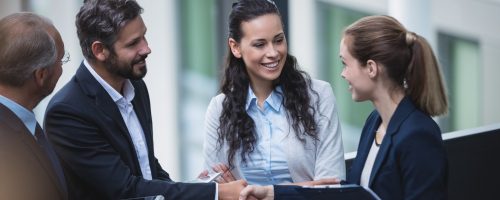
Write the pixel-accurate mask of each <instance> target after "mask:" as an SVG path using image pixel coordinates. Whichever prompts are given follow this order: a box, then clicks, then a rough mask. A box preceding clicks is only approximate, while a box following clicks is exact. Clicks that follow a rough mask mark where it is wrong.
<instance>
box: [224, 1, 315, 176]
mask: <svg viewBox="0 0 500 200" xmlns="http://www.w3.org/2000/svg"><path fill="white" fill-rule="evenodd" d="M265 14H276V15H278V16H280V17H281V15H280V13H279V11H278V8H277V7H276V5H275V4H274V2H273V1H270V0H241V1H238V2H237V3H234V4H233V9H232V12H231V14H230V16H229V38H233V39H234V40H235V41H236V42H240V41H241V37H242V36H243V33H242V30H241V27H240V25H241V23H242V22H246V21H249V20H252V19H254V18H257V17H259V16H262V15H265ZM249 84H250V79H249V76H248V72H247V71H246V68H245V63H244V61H243V59H242V58H236V57H235V56H234V55H233V54H232V53H231V50H230V48H228V53H227V57H226V66H225V71H224V75H223V80H222V84H221V92H222V93H223V94H224V95H225V99H224V101H223V103H222V107H223V109H222V113H221V116H220V118H219V123H220V126H219V127H218V129H217V133H218V136H219V137H218V150H220V149H222V146H223V145H224V143H225V142H227V145H228V147H229V149H228V162H229V167H230V168H233V167H234V163H233V160H234V156H235V154H236V151H238V150H239V149H241V158H242V161H243V162H246V161H247V157H248V156H249V154H250V153H251V152H253V151H254V149H255V144H256V142H257V139H256V135H255V123H254V121H253V120H252V118H251V117H250V116H249V115H248V114H247V112H246V109H245V104H246V99H247V96H248V95H247V94H248V87H249ZM277 86H281V87H282V90H283V93H282V94H281V95H284V96H283V97H284V98H283V99H284V101H283V106H284V107H285V108H286V112H287V119H288V120H289V121H291V122H292V128H293V130H295V133H296V136H297V138H299V140H301V141H302V142H305V137H307V136H309V137H312V138H314V141H317V139H318V136H317V124H316V121H315V120H314V115H315V112H316V110H317V109H318V108H315V107H313V106H311V104H310V103H311V98H310V95H311V94H309V92H308V88H309V89H311V91H312V93H313V94H314V95H316V96H318V93H317V92H315V91H313V90H312V88H311V78H310V76H309V75H308V74H307V73H306V72H304V71H301V70H300V69H299V67H298V66H297V61H296V59H295V57H293V56H292V55H290V54H287V56H286V60H285V64H284V67H283V71H282V72H281V74H280V76H279V77H278V78H277V79H276V80H275V81H274V83H273V87H277ZM315 105H317V102H316V104H315Z"/></svg>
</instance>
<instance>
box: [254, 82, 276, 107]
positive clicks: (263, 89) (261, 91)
mask: <svg viewBox="0 0 500 200" xmlns="http://www.w3.org/2000/svg"><path fill="white" fill-rule="evenodd" d="M250 87H252V90H253V93H254V94H255V96H256V97H257V105H258V106H259V108H262V107H263V106H264V101H265V100H266V99H267V97H269V95H270V94H271V92H272V91H273V86H272V83H271V82H267V83H250Z"/></svg>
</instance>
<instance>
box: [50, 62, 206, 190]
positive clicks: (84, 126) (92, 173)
mask: <svg viewBox="0 0 500 200" xmlns="http://www.w3.org/2000/svg"><path fill="white" fill-rule="evenodd" d="M131 82H132V85H133V86H134V89H135V97H134V99H133V101H132V104H133V106H134V111H135V112H136V114H137V117H138V118H139V121H140V124H141V126H142V129H143V131H144V136H145V140H146V143H147V149H148V156H149V162H150V163H149V165H150V167H151V173H152V177H153V180H145V179H143V178H142V173H141V170H140V165H139V161H138V158H137V155H136V151H135V147H134V144H133V143H132V139H131V137H130V134H129V132H128V129H127V127H126V125H125V122H124V121H123V119H122V116H121V114H120V111H119V109H118V106H117V105H116V104H115V102H114V101H113V100H112V99H111V97H110V96H109V94H108V93H107V92H106V91H105V90H104V88H103V87H102V86H101V85H100V84H99V82H97V80H96V79H95V78H94V77H93V76H92V75H91V73H90V72H89V71H88V69H87V68H86V67H85V66H84V65H83V63H82V64H81V65H80V67H79V69H78V70H77V72H76V74H75V76H74V77H73V78H72V79H71V80H70V81H69V82H68V83H67V84H66V85H65V86H64V87H63V88H62V89H61V90H60V91H58V92H57V93H56V94H55V95H54V97H53V98H52V99H51V101H50V102H49V105H48V107H47V111H46V116H45V131H46V133H47V135H48V136H49V139H50V140H51V142H52V143H53V145H54V147H55V150H56V152H57V153H58V155H59V157H60V160H61V164H62V166H63V168H64V172H65V176H66V179H67V182H68V188H69V192H70V199H77V200H78V199H88V200H90V199H92V200H96V199H121V198H131V197H141V196H151V195H159V194H161V195H164V196H165V197H166V199H213V198H214V197H215V184H188V183H175V182H173V181H172V180H171V179H170V178H169V175H168V173H167V172H165V171H164V170H163V169H162V167H161V166H160V164H159V163H158V160H157V159H156V157H155V156H154V148H153V135H152V131H153V128H152V119H151V108H150V101H149V94H148V91H147V88H146V85H145V83H144V81H143V80H135V81H134V80H131Z"/></svg>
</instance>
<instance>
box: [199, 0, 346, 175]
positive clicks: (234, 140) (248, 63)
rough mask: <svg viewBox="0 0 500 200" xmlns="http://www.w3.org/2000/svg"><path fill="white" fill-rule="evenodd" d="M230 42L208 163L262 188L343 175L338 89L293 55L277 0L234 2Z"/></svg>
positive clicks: (213, 111)
mask: <svg viewBox="0 0 500 200" xmlns="http://www.w3.org/2000/svg"><path fill="white" fill-rule="evenodd" d="M228 46H229V48H228V49H229V51H228V54H227V62H226V66H225V72H224V76H223V81H222V86H221V94H219V95H217V96H216V97H214V98H213V99H212V100H211V102H210V105H209V107H208V109H207V113H206V120H205V133H206V135H205V142H204V158H205V167H207V168H208V169H210V170H215V171H223V172H226V173H224V174H225V175H226V176H223V178H225V179H228V178H229V179H230V180H231V179H232V178H235V179H245V180H247V181H248V183H249V184H258V185H264V184H282V183H297V182H306V181H317V180H320V179H324V178H341V179H342V178H344V177H345V163H344V152H343V146H342V137H341V130H340V125H339V120H338V116H337V108H336V107H335V97H334V95H333V91H332V88H331V86H330V84H329V83H327V82H324V81H320V80H314V79H311V78H310V77H309V75H308V74H307V73H306V72H304V71H301V70H300V69H299V67H298V66H297V61H296V59H295V57H293V56H292V55H290V54H288V52H287V51H288V49H287V48H288V47H287V41H286V38H285V34H284V32H283V24H282V21H281V15H280V13H279V11H278V8H277V7H276V5H275V4H274V2H273V1H270V0H241V1H238V2H237V3H234V4H233V8H232V12H231V14H230V16H229V38H228ZM219 163H222V165H221V164H219ZM214 166H215V167H214ZM227 172H229V173H227ZM228 176H229V177H228ZM226 181H228V180H226Z"/></svg>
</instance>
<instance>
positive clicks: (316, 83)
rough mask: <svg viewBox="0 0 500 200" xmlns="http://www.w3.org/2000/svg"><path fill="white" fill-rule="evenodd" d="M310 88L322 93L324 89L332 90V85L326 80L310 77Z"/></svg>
mask: <svg viewBox="0 0 500 200" xmlns="http://www.w3.org/2000/svg"><path fill="white" fill-rule="evenodd" d="M311 89H312V90H314V91H316V92H318V93H324V92H326V91H332V86H331V85H330V83H328V82H326V81H323V80H319V79H311Z"/></svg>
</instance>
